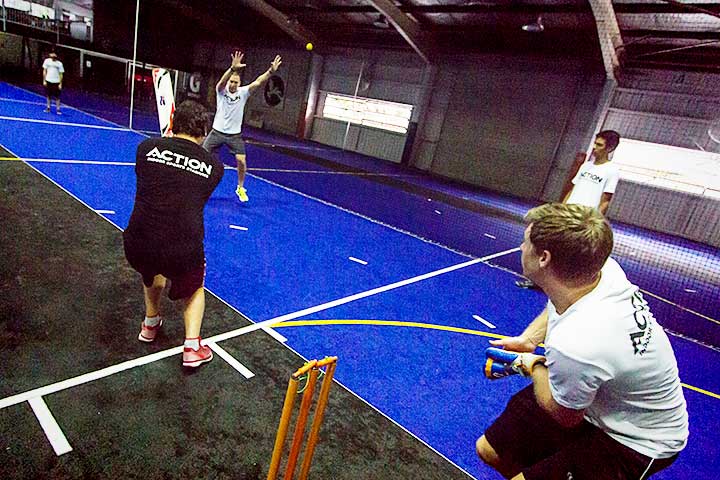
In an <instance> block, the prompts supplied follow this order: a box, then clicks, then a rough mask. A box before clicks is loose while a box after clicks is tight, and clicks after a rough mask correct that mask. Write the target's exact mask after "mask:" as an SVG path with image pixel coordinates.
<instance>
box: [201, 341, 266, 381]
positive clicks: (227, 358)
mask: <svg viewBox="0 0 720 480" xmlns="http://www.w3.org/2000/svg"><path fill="white" fill-rule="evenodd" d="M204 343H205V345H207V346H208V347H210V349H211V350H212V351H213V352H215V353H217V354H218V355H219V356H220V357H221V358H222V359H223V360H225V361H226V362H227V363H228V364H230V366H231V367H233V368H234V369H235V370H237V371H238V372H240V375H242V376H243V377H245V378H247V379H250V378H252V377H254V376H255V374H254V373H253V372H251V371H250V369H248V368H247V367H246V366H245V365H243V364H242V363H240V362H238V361H237V360H236V359H235V357H233V356H232V355H230V354H229V353H228V352H226V351H225V349H223V348H222V347H221V346H220V345H218V344H217V343H215V342H204Z"/></svg>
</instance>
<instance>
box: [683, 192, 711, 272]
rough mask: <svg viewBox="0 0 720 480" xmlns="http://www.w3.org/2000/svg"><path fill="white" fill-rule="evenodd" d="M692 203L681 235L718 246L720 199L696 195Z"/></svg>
mask: <svg viewBox="0 0 720 480" xmlns="http://www.w3.org/2000/svg"><path fill="white" fill-rule="evenodd" d="M694 205H695V209H694V211H693V212H692V217H691V221H689V222H688V223H687V225H686V227H685V230H684V232H683V236H685V237H686V238H691V239H694V240H697V241H699V242H702V243H706V244H708V245H712V246H715V247H718V248H720V199H717V198H710V197H696V198H695V199H694ZM718 274H719V275H720V272H719V273H718Z"/></svg>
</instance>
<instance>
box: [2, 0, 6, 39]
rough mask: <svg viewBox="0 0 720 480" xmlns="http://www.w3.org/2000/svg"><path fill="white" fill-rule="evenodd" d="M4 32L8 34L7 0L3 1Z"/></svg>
mask: <svg viewBox="0 0 720 480" xmlns="http://www.w3.org/2000/svg"><path fill="white" fill-rule="evenodd" d="M2 11H3V32H7V14H6V13H5V0H2Z"/></svg>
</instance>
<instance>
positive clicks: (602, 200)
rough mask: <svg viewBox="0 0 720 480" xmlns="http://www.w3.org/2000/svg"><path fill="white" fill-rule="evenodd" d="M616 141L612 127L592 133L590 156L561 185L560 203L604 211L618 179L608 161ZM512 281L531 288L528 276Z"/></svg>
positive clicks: (618, 176)
mask: <svg viewBox="0 0 720 480" xmlns="http://www.w3.org/2000/svg"><path fill="white" fill-rule="evenodd" d="M619 144H620V134H619V133H617V132H616V131H614V130H603V131H602V132H600V133H598V134H597V135H596V136H595V143H594V144H593V152H592V156H591V157H590V160H589V161H587V162H585V163H583V164H581V165H580V168H579V169H578V171H577V173H576V174H575V176H574V177H573V179H572V182H570V183H568V184H566V185H565V188H564V190H563V192H562V195H561V196H560V198H562V202H563V203H574V204H578V205H585V206H586V207H593V208H597V209H598V210H599V211H600V213H602V214H603V215H607V210H608V207H609V206H610V201H611V200H612V197H613V194H614V193H615V188H616V187H617V184H618V180H620V169H619V168H618V166H617V165H615V164H614V163H612V162H611V159H610V154H611V153H612V152H613V151H615V149H616V148H617V146H618V145H619ZM515 285H517V286H518V287H522V288H535V289H537V288H538V287H537V285H535V284H534V283H533V282H532V281H531V280H527V279H525V280H518V281H517V282H515Z"/></svg>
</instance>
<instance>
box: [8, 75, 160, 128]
mask: <svg viewBox="0 0 720 480" xmlns="http://www.w3.org/2000/svg"><path fill="white" fill-rule="evenodd" d="M2 83H4V84H5V85H7V86H9V87H10V88H14V89H17V90H21V91H23V92H27V93H29V94H30V95H34V96H36V97H38V98H40V99H42V100H45V97H43V96H42V95H40V94H39V93H35V92H33V91H32V90H28V89H27V88H21V87H18V86H17V85H13V84H11V83H7V82H2ZM63 107H65V108H69V109H71V110H75V111H76V112H78V113H82V114H83V115H87V116H89V117H93V118H96V119H98V120H100V121H101V122H105V123H109V124H110V125H117V126H118V127H120V128H121V129H122V128H124V129H126V130H128V131H131V132H135V133H137V134H138V135H142V136H143V137H149V135H145V134H143V133H140V130H132V129H130V128H128V127H125V126H123V125H120V124H119V123H116V122H113V121H110V120H108V119H107V118H102V117H99V116H97V115H93V114H92V113H88V112H86V111H85V110H80V109H79V108H75V107H73V106H71V105H68V104H67V103H63Z"/></svg>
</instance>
